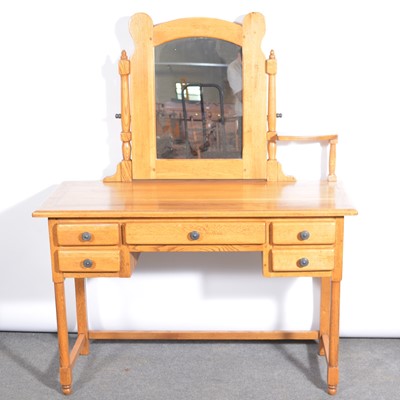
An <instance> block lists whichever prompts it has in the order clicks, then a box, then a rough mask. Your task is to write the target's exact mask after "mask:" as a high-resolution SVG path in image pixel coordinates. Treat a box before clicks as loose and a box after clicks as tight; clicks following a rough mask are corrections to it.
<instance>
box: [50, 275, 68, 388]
mask: <svg viewBox="0 0 400 400" xmlns="http://www.w3.org/2000/svg"><path fill="white" fill-rule="evenodd" d="M54 291H55V301H56V310H57V330H58V347H59V354H60V383H61V388H62V391H63V393H64V394H71V393H72V366H71V363H70V357H69V340H68V325H67V309H66V305H65V289H64V281H62V282H55V283H54Z"/></svg>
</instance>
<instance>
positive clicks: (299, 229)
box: [271, 220, 336, 244]
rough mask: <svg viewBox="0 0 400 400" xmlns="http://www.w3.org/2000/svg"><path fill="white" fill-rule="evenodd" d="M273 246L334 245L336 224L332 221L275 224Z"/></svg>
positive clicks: (273, 224)
mask: <svg viewBox="0 0 400 400" xmlns="http://www.w3.org/2000/svg"><path fill="white" fill-rule="evenodd" d="M271 225H272V236H271V237H272V243H273V244H334V243H335V237H336V224H335V221H334V220H331V221H318V222H317V221H288V222H273V223H272V224H271Z"/></svg>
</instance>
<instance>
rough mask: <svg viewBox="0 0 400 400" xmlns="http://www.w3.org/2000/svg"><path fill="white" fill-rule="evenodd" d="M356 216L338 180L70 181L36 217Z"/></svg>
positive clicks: (46, 203)
mask: <svg viewBox="0 0 400 400" xmlns="http://www.w3.org/2000/svg"><path fill="white" fill-rule="evenodd" d="M356 214H357V211H356V210H355V209H354V208H353V206H352V205H351V204H350V202H349V201H348V199H347V197H346V194H345V192H344V190H343V187H342V185H341V184H340V183H338V182H325V181H318V182H290V183H285V182H266V181H248V180H240V181H239V180H224V181H220V180H174V181H171V180H144V181H141V180H137V181H134V182H117V183H105V182H102V181H90V182H85V181H82V182H64V183H62V184H61V185H59V186H58V187H57V188H56V190H55V192H54V193H53V194H52V195H51V196H50V197H49V198H48V200H47V201H46V202H45V203H44V204H43V205H42V206H41V208H39V209H38V210H37V211H35V212H34V213H33V216H34V217H46V218H144V217H149V218H155V217H159V218H166V217H168V218H173V217H181V218H185V217H196V218H198V217H201V218H207V217H210V218H215V217H221V218H228V217H234V218H238V217H306V216H310V217H316V216H323V217H329V216H345V215H356Z"/></svg>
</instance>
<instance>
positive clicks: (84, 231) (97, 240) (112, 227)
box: [55, 224, 120, 246]
mask: <svg viewBox="0 0 400 400" xmlns="http://www.w3.org/2000/svg"><path fill="white" fill-rule="evenodd" d="M55 229H56V238H57V243H58V245H59V246H88V245H91V246H93V245H94V246H96V245H117V244H119V237H120V235H119V225H118V224H57V225H56V227H55Z"/></svg>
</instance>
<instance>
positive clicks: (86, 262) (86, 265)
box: [83, 258, 93, 268]
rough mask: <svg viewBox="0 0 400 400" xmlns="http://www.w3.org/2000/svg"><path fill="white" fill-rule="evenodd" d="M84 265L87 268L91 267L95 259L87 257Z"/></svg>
mask: <svg viewBox="0 0 400 400" xmlns="http://www.w3.org/2000/svg"><path fill="white" fill-rule="evenodd" d="M83 266H84V267H85V268H91V267H93V261H92V260H91V259H90V258H86V259H85V260H83Z"/></svg>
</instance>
